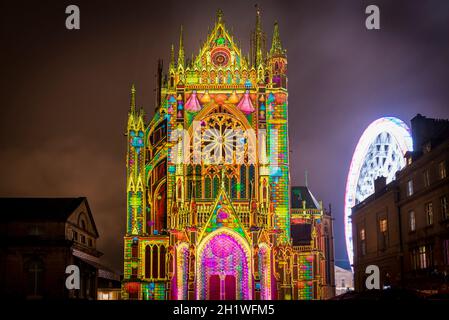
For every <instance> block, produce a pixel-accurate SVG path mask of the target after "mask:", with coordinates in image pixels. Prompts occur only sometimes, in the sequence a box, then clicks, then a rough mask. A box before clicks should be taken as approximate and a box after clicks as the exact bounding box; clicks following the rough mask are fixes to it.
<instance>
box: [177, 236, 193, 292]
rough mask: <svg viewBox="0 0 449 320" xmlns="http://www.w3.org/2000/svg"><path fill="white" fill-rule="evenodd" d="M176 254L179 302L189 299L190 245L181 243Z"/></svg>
mask: <svg viewBox="0 0 449 320" xmlns="http://www.w3.org/2000/svg"><path fill="white" fill-rule="evenodd" d="M176 251H177V254H176V270H177V274H176V290H177V299H178V300H187V298H188V285H189V283H188V280H189V252H190V251H189V244H188V243H185V242H184V243H181V244H179V245H178V247H177V250H176Z"/></svg>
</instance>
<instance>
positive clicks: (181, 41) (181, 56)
mask: <svg viewBox="0 0 449 320" xmlns="http://www.w3.org/2000/svg"><path fill="white" fill-rule="evenodd" d="M181 66H182V67H183V68H184V39H183V28H182V25H181V33H180V35H179V51H178V68H179V67H181Z"/></svg>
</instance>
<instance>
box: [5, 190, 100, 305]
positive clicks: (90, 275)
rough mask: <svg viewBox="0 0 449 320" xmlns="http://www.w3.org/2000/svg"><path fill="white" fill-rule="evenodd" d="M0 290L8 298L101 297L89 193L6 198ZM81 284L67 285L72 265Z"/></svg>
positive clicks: (96, 236)
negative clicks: (69, 288)
mask: <svg viewBox="0 0 449 320" xmlns="http://www.w3.org/2000/svg"><path fill="white" fill-rule="evenodd" d="M0 207H1V210H2V212H3V213H5V214H4V215H3V217H2V219H1V223H0V239H1V241H0V243H1V244H0V257H1V259H0V295H1V297H2V298H8V299H92V300H94V299H96V298H97V275H98V270H99V269H100V268H101V265H99V263H98V259H99V257H100V256H101V253H100V252H99V251H98V250H97V249H96V242H97V239H98V231H97V228H96V226H95V221H94V219H93V217H92V213H91V211H90V208H89V204H88V202H87V199H86V198H0ZM69 265H76V266H78V267H79V270H80V289H79V290H67V289H66V287H65V280H66V277H67V275H66V274H65V270H66V267H67V266H69Z"/></svg>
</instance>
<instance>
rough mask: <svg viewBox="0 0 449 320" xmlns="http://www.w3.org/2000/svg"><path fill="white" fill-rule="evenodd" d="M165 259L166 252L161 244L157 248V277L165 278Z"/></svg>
mask: <svg viewBox="0 0 449 320" xmlns="http://www.w3.org/2000/svg"><path fill="white" fill-rule="evenodd" d="M165 259H166V253H165V247H164V246H161V247H160V250H159V261H160V263H159V268H160V270H159V271H160V272H159V278H165Z"/></svg>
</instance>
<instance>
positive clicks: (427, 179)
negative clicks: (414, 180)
mask: <svg viewBox="0 0 449 320" xmlns="http://www.w3.org/2000/svg"><path fill="white" fill-rule="evenodd" d="M423 179H424V186H425V187H426V188H427V187H428V186H430V176H429V170H424V172H423Z"/></svg>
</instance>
